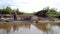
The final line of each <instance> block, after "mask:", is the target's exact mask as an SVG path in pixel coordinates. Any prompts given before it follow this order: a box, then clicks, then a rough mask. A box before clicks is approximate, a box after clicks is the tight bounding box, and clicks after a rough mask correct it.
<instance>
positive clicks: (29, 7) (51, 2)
mask: <svg viewBox="0 0 60 34" xmlns="http://www.w3.org/2000/svg"><path fill="white" fill-rule="evenodd" d="M6 6H10V7H11V8H13V9H16V8H19V10H20V11H22V12H26V13H33V12H37V11H39V10H42V9H43V8H44V7H48V6H49V7H50V8H56V9H58V10H60V0H0V8H3V7H6Z"/></svg>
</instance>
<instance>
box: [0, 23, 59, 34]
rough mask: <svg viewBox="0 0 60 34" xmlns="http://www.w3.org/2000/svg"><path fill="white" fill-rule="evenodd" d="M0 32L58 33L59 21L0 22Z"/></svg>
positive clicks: (10, 33) (1, 33)
mask: <svg viewBox="0 0 60 34" xmlns="http://www.w3.org/2000/svg"><path fill="white" fill-rule="evenodd" d="M0 34H60V23H35V24H34V23H33V24H31V23H0Z"/></svg>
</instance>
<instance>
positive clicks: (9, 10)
mask: <svg viewBox="0 0 60 34" xmlns="http://www.w3.org/2000/svg"><path fill="white" fill-rule="evenodd" d="M6 12H7V13H9V14H11V13H12V9H11V7H8V6H7V7H6Z"/></svg>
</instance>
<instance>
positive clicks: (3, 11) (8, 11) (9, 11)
mask: <svg viewBox="0 0 60 34" xmlns="http://www.w3.org/2000/svg"><path fill="white" fill-rule="evenodd" d="M14 12H16V13H17V14H18V15H20V14H23V12H20V11H19V9H18V8H17V9H12V8H11V7H8V6H7V7H6V8H3V9H0V14H14Z"/></svg>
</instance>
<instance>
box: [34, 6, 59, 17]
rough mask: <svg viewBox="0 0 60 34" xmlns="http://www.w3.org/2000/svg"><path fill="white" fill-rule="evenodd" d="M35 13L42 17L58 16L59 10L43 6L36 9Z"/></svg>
mask: <svg viewBox="0 0 60 34" xmlns="http://www.w3.org/2000/svg"><path fill="white" fill-rule="evenodd" d="M35 15H37V16H42V17H46V16H48V17H49V16H51V17H60V12H58V11H57V10H56V9H55V8H51V9H50V8H49V7H47V8H44V9H43V10H40V11H38V12H37V13H36V14H35Z"/></svg>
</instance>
